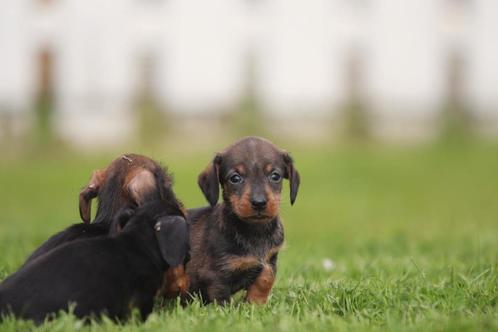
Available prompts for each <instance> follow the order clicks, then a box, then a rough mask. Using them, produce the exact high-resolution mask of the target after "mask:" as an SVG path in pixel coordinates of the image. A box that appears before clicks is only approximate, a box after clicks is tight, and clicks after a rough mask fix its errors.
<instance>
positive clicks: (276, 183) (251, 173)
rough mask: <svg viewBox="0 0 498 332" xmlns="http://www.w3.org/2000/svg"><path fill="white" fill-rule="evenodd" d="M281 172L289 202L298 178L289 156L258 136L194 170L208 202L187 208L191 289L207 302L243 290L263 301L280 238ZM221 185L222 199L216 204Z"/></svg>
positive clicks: (222, 299)
mask: <svg viewBox="0 0 498 332" xmlns="http://www.w3.org/2000/svg"><path fill="white" fill-rule="evenodd" d="M284 178H286V179H289V181H290V201H291V204H293V203H294V201H295V199H296V196H297V191H298V188H299V181H300V179H299V173H298V172H297V170H296V169H295V168H294V164H293V161H292V159H291V157H290V156H289V154H288V153H287V152H285V151H282V150H280V149H278V148H277V147H275V146H274V145H273V144H272V143H271V142H269V141H267V140H265V139H262V138H258V137H247V138H244V139H241V140H239V141H238V142H236V143H235V144H233V145H231V146H230V147H228V148H227V149H226V150H225V151H224V152H222V153H218V154H217V155H216V156H215V157H214V159H213V161H212V162H211V163H210V164H209V165H208V167H207V168H206V170H205V171H204V172H202V173H201V174H200V175H199V179H198V183H199V186H200V187H201V189H202V192H203V193H204V195H205V196H206V198H207V200H208V201H209V203H210V205H211V206H210V207H206V208H199V209H194V210H189V211H188V219H189V222H190V247H191V252H190V256H191V257H190V261H189V263H188V264H187V275H188V277H189V279H190V292H192V293H197V294H200V295H201V297H202V299H203V301H204V302H206V303H209V302H212V301H217V302H222V303H223V302H225V301H227V300H229V299H230V296H231V295H232V294H234V293H236V292H238V291H239V290H247V293H246V300H247V301H249V302H253V303H266V301H267V299H268V296H269V295H270V291H271V288H272V286H273V282H274V279H275V274H276V272H277V256H278V252H279V250H280V248H281V246H282V244H283V241H284V231H283V226H282V223H281V221H280V218H279V206H280V193H281V190H282V179H284ZM220 185H221V187H222V188H223V202H222V203H220V204H217V201H218V196H219V187H220Z"/></svg>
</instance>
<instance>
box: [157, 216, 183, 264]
mask: <svg viewBox="0 0 498 332" xmlns="http://www.w3.org/2000/svg"><path fill="white" fill-rule="evenodd" d="M154 231H155V233H156V239H157V242H158V244H159V250H160V251H161V256H162V257H163V259H164V261H166V263H168V265H169V266H170V267H175V266H178V265H180V264H183V262H184V260H185V257H186V256H187V254H188V251H189V237H188V226H187V222H186V221H185V219H184V218H182V217H180V216H168V217H162V218H160V219H159V220H158V221H157V223H156V224H155V226H154Z"/></svg>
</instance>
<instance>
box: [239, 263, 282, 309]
mask: <svg viewBox="0 0 498 332" xmlns="http://www.w3.org/2000/svg"><path fill="white" fill-rule="evenodd" d="M275 272H276V270H275V269H274V268H273V266H272V265H270V264H265V265H264V266H263V269H262V270H261V272H260V274H259V275H258V276H257V277H256V280H255V281H254V282H253V283H252V284H251V285H250V286H249V287H248V288H247V293H246V298H245V299H246V301H247V302H249V303H256V304H265V303H266V302H267V301H268V297H269V296H270V292H271V289H272V287H273V283H274V281H275Z"/></svg>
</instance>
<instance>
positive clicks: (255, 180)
mask: <svg viewBox="0 0 498 332" xmlns="http://www.w3.org/2000/svg"><path fill="white" fill-rule="evenodd" d="M284 178H285V179H288V180H289V183H290V202H291V204H294V201H295V200H296V197H297V191H298V188H299V182H300V178H299V173H298V172H297V170H296V168H295V167H294V163H293V160H292V158H291V157H290V155H289V154H288V153H287V152H286V151H283V150H280V149H278V148H277V147H276V146H275V145H273V144H272V143H271V142H269V141H267V140H265V139H262V138H258V137H247V138H243V139H241V140H239V141H237V142H236V143H234V144H233V145H231V146H230V147H228V148H227V149H226V150H225V151H223V152H222V153H218V154H217V155H216V156H215V157H214V159H213V161H212V162H211V163H210V164H209V165H208V166H207V168H206V169H205V170H204V171H203V172H202V173H201V174H200V175H199V179H198V183H199V186H200V187H201V190H202V192H203V193H204V196H206V198H207V200H208V201H209V203H210V204H211V206H214V205H215V204H216V203H217V201H218V196H219V187H220V185H221V187H222V188H223V200H224V201H225V203H226V204H227V205H228V206H229V207H230V208H231V209H232V211H233V212H234V213H235V214H236V215H237V216H238V217H239V218H240V219H242V220H244V221H248V222H254V223H264V222H268V221H271V220H273V219H274V218H275V217H276V216H277V215H278V213H279V208H280V193H281V191H282V180H283V179H284Z"/></svg>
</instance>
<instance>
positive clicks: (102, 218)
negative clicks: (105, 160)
mask: <svg viewBox="0 0 498 332" xmlns="http://www.w3.org/2000/svg"><path fill="white" fill-rule="evenodd" d="M171 186H172V181H171V178H170V177H169V175H168V174H167V173H166V172H165V170H164V169H163V168H162V167H161V166H160V165H159V164H158V163H156V162H155V161H154V160H152V159H150V158H148V157H145V156H141V155H136V154H128V155H123V156H121V157H119V158H117V159H115V160H114V161H113V162H112V163H111V164H110V165H109V166H108V167H107V168H105V169H103V170H97V171H94V172H93V174H92V177H91V179H90V182H89V183H88V184H87V185H86V186H85V188H84V189H83V190H82V191H81V193H80V198H79V209H80V215H81V219H82V220H83V222H84V223H81V224H74V225H71V226H69V227H68V228H66V229H65V230H63V231H61V232H59V233H57V234H55V235H53V236H52V237H51V238H49V239H48V240H47V241H46V242H44V243H43V244H42V245H41V246H40V247H38V248H37V249H36V250H35V251H34V252H33V253H32V254H31V256H29V258H28V259H27V261H26V263H27V262H29V261H31V260H33V259H35V258H37V257H38V256H41V255H43V254H45V253H47V252H49V251H50V250H52V249H54V248H56V247H58V246H60V245H62V244H64V243H66V242H70V241H74V240H76V239H82V238H92V237H96V236H103V235H108V234H115V233H116V232H117V231H118V230H119V229H118V225H117V224H116V223H115V222H114V223H113V221H115V220H116V213H117V212H118V211H122V210H123V209H125V208H135V207H137V206H141V205H143V204H144V203H145V202H147V198H146V197H150V198H152V199H158V198H163V199H165V200H176V197H175V195H174V193H173V192H172V191H171ZM95 197H97V198H98V203H99V204H98V209H97V213H96V216H95V220H94V222H93V223H90V217H91V200H92V199H93V198H95Z"/></svg>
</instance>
